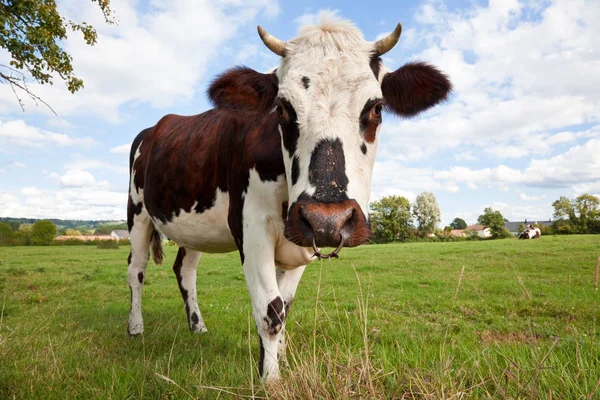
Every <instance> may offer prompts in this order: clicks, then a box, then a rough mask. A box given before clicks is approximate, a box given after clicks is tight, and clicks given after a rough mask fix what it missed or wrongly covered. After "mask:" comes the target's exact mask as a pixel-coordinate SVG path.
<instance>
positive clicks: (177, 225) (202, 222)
mask: <svg viewBox="0 0 600 400" xmlns="http://www.w3.org/2000/svg"><path fill="white" fill-rule="evenodd" d="M196 205H197V203H194V205H193V206H192V209H191V210H190V211H189V212H187V211H185V210H179V215H178V216H176V215H175V214H174V215H173V216H172V218H171V221H170V222H167V223H162V222H161V221H160V220H158V219H154V225H155V226H156V228H157V229H158V230H159V231H160V232H161V233H162V234H164V235H165V236H166V237H168V238H169V239H170V240H173V241H174V242H175V243H177V244H178V245H179V246H181V247H186V248H189V249H194V250H197V251H201V252H205V253H225V252H228V251H233V250H235V249H236V246H235V241H234V240H233V236H232V235H231V231H230V230H229V224H228V223H227V215H228V213H229V194H228V193H226V192H222V191H221V190H219V189H217V191H216V193H215V204H214V206H212V207H211V208H209V209H208V210H205V211H204V212H202V213H197V212H195V211H194V208H195V207H196Z"/></svg>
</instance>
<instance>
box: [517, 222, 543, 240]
mask: <svg viewBox="0 0 600 400" xmlns="http://www.w3.org/2000/svg"><path fill="white" fill-rule="evenodd" d="M540 236H542V231H541V229H540V228H538V227H536V226H534V225H529V226H528V227H527V229H525V230H524V231H523V232H521V234H520V235H519V239H539V238H540Z"/></svg>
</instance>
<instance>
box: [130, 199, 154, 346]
mask: <svg viewBox="0 0 600 400" xmlns="http://www.w3.org/2000/svg"><path fill="white" fill-rule="evenodd" d="M132 221H133V224H132V226H131V229H130V232H131V233H130V239H129V240H130V242H131V252H130V253H129V259H128V263H129V268H128V270H127V282H128V283H129V290H130V291H131V309H130V311H129V323H128V325H127V332H128V333H129V335H131V336H136V335H139V334H141V333H144V320H143V318H142V288H143V286H144V278H145V275H146V267H147V266H148V255H149V249H150V238H151V236H152V231H153V226H152V222H151V221H150V217H149V216H148V213H147V212H146V211H145V210H143V211H142V212H141V213H140V214H139V215H135V217H134V218H133V219H132Z"/></svg>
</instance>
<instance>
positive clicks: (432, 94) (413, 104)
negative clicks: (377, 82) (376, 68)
mask: <svg viewBox="0 0 600 400" xmlns="http://www.w3.org/2000/svg"><path fill="white" fill-rule="evenodd" d="M381 91H382V93H383V98H384V99H385V103H386V108H387V109H388V110H390V111H391V112H393V113H395V114H397V115H400V116H402V117H408V118H409V117H414V116H415V115H417V114H419V113H421V112H423V111H425V110H427V109H428V108H430V107H433V106H435V105H436V104H438V103H439V102H441V101H444V100H446V99H447V98H448V94H449V93H450V92H451V91H452V83H451V82H450V80H449V79H448V77H447V76H446V75H444V74H443V73H442V72H440V71H439V70H438V69H437V68H436V67H434V66H432V65H429V64H427V63H424V62H411V63H408V64H406V65H404V66H402V67H401V68H399V69H397V70H396V71H394V72H390V73H388V74H386V75H385V76H384V77H383V81H382V82H381Z"/></svg>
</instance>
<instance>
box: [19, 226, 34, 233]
mask: <svg viewBox="0 0 600 400" xmlns="http://www.w3.org/2000/svg"><path fill="white" fill-rule="evenodd" d="M31 228H33V224H21V225H19V232H21V233H26V234H28V235H29V234H31Z"/></svg>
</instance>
